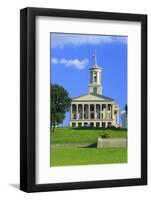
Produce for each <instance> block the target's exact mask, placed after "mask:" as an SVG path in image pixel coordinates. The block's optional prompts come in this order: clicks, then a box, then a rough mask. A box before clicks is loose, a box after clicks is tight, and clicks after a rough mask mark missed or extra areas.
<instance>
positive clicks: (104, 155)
mask: <svg viewBox="0 0 151 200" xmlns="http://www.w3.org/2000/svg"><path fill="white" fill-rule="evenodd" d="M51 158H52V159H51V161H50V166H66V165H68V166H70V165H87V164H110V163H126V162H127V148H99V149H97V148H56V147H53V148H51Z"/></svg>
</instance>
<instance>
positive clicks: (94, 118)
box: [94, 104, 96, 119]
mask: <svg viewBox="0 0 151 200" xmlns="http://www.w3.org/2000/svg"><path fill="white" fill-rule="evenodd" d="M94 119H96V104H94Z"/></svg>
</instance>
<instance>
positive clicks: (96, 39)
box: [51, 33, 127, 47]
mask: <svg viewBox="0 0 151 200" xmlns="http://www.w3.org/2000/svg"><path fill="white" fill-rule="evenodd" d="M112 42H120V43H126V42H127V37H124V36H106V35H104V36H103V35H102V36H100V35H82V34H81V35H80V34H60V33H59V34H57V33H55V34H52V35H51V45H52V47H64V45H74V46H79V45H85V44H90V45H98V44H101V43H112Z"/></svg>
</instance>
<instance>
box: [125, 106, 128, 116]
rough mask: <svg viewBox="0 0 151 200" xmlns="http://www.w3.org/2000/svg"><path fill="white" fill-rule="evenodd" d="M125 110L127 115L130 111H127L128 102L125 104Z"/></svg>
mask: <svg viewBox="0 0 151 200" xmlns="http://www.w3.org/2000/svg"><path fill="white" fill-rule="evenodd" d="M125 112H126V116H127V113H128V111H127V104H126V105H125Z"/></svg>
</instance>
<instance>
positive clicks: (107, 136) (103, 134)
mask: <svg viewBox="0 0 151 200" xmlns="http://www.w3.org/2000/svg"><path fill="white" fill-rule="evenodd" d="M109 137H110V136H109V134H108V133H101V138H109Z"/></svg>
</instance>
